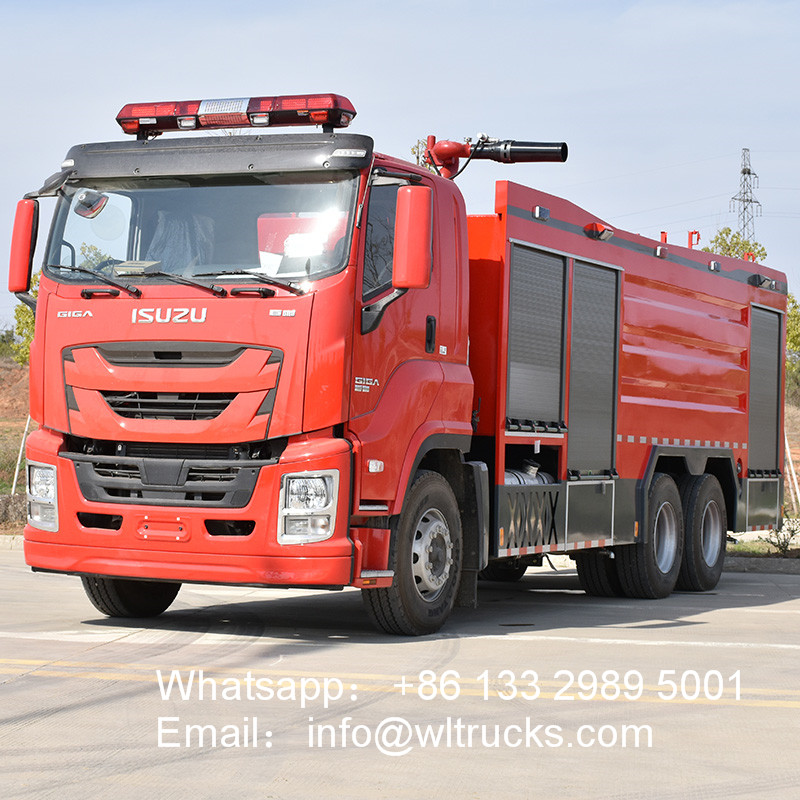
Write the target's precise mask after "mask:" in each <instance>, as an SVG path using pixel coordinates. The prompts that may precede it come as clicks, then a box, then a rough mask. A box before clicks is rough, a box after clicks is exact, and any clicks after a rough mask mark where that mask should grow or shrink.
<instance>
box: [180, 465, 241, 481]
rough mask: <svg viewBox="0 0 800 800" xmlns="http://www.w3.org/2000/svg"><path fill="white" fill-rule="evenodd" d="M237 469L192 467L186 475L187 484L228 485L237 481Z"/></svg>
mask: <svg viewBox="0 0 800 800" xmlns="http://www.w3.org/2000/svg"><path fill="white" fill-rule="evenodd" d="M238 471H239V470H238V469H237V468H236V467H217V466H213V467H190V468H189V472H188V473H187V474H186V482H187V483H190V482H193V481H198V482H201V483H227V482H229V481H233V480H236V473H237V472H238Z"/></svg>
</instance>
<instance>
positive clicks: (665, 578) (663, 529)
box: [616, 472, 684, 600]
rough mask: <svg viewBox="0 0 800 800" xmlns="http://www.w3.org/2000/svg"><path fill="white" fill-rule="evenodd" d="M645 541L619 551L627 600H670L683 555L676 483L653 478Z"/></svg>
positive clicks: (619, 570) (657, 475)
mask: <svg viewBox="0 0 800 800" xmlns="http://www.w3.org/2000/svg"><path fill="white" fill-rule="evenodd" d="M647 505H648V511H647V528H646V530H645V539H644V541H642V542H639V543H638V544H632V545H624V546H622V547H618V548H617V549H616V557H617V562H618V563H617V574H618V575H619V579H620V584H621V585H622V590H623V592H624V593H625V594H626V595H627V596H628V597H637V598H643V599H648V600H654V599H657V598H661V597H668V596H669V594H670V593H671V592H672V590H673V589H674V588H675V584H676V583H677V580H678V573H679V572H680V569H681V558H682V556H683V541H684V536H683V511H682V507H681V497H680V493H679V492H678V487H677V486H676V485H675V481H674V480H672V478H671V477H670V476H669V475H666V474H664V473H660V472H657V473H655V475H653V480H652V482H651V483H650V491H649V492H648V504H647Z"/></svg>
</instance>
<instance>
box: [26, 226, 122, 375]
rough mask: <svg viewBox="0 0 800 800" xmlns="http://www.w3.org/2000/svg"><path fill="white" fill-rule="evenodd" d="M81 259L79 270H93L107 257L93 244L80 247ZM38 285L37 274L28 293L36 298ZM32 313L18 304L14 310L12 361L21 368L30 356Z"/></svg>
mask: <svg viewBox="0 0 800 800" xmlns="http://www.w3.org/2000/svg"><path fill="white" fill-rule="evenodd" d="M80 249H81V258H83V261H81V263H80V264H79V265H78V266H80V267H81V269H94V268H95V267H96V266H97V265H98V264H100V263H101V262H103V261H107V260H108V255H107V254H106V253H104V252H103V251H102V250H101V249H100V248H99V247H95V246H94V245H93V244H86V243H85V242H84V243H83V244H82V245H81V248H80ZM38 285H39V273H37V274H36V275H34V276H33V278H32V279H31V290H30V293H31V294H32V295H33V296H34V297H36V295H37V294H38V290H37V288H36V287H37V286H38ZM33 328H34V320H33V311H31V309H30V308H28V306H26V305H24V304H23V303H20V304H19V305H18V306H17V307H16V308H15V309H14V334H15V335H16V338H17V341H15V342H13V343H12V344H11V349H12V350H13V351H14V355H13V358H14V360H15V361H16V362H17V363H18V364H20V365H22V366H23V367H24V366H25V365H26V364H27V363H28V361H29V360H30V356H31V342H32V341H33Z"/></svg>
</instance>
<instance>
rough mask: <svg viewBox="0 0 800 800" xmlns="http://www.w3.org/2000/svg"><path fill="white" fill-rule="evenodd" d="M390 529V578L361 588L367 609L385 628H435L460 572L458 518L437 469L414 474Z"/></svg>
mask: <svg viewBox="0 0 800 800" xmlns="http://www.w3.org/2000/svg"><path fill="white" fill-rule="evenodd" d="M392 528H393V531H392V533H393V540H392V548H391V552H390V555H389V568H390V569H392V570H394V580H393V581H392V585H391V586H389V587H387V588H385V589H363V590H362V592H361V594H362V597H363V599H364V604H365V606H366V608H367V612H368V613H369V615H370V617H371V619H372V621H373V623H374V624H375V625H376V626H377V627H378V628H380V629H381V630H383V631H385V632H386V633H399V634H403V635H406V636H420V635H422V634H426V633H434V632H435V631H437V630H439V628H441V627H442V625H444V623H445V621H446V620H447V618H448V617H449V616H450V612H451V611H452V610H453V605H454V604H455V599H456V592H457V591H458V582H459V577H460V574H461V552H462V547H461V517H460V515H459V511H458V504H457V503H456V498H455V495H454V494H453V490H452V489H451V488H450V484H449V483H448V482H447V481H446V480H445V479H444V478H443V477H442V476H441V475H439V474H438V473H436V472H420V473H418V475H417V477H416V479H415V480H414V482H413V483H412V485H411V488H410V489H409V490H408V494H407V495H406V498H405V502H404V503H403V510H402V512H401V513H400V517H399V519H398V520H397V523H396V525H393V526H392Z"/></svg>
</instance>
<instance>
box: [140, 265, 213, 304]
mask: <svg viewBox="0 0 800 800" xmlns="http://www.w3.org/2000/svg"><path fill="white" fill-rule="evenodd" d="M153 276H155V277H157V278H166V279H167V280H170V281H174V282H175V283H182V284H183V285H184V286H195V287H196V288H198V289H205V290H206V291H207V292H211V293H212V294H215V295H216V296H217V297H225V295H226V294H228V292H227V291H226V290H225V289H224V288H223V287H222V286H216V285H215V284H213V283H212V284H208V283H200V281H193V280H191V279H189V278H184V277H183V276H182V275H173V274H172V273H171V272H162V271H161V270H158V269H156V270H145V271H144V272H142V273H140V274H139V276H138V277H140V278H152V277H153ZM197 277H198V278H202V277H203V275H198V276H197Z"/></svg>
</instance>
